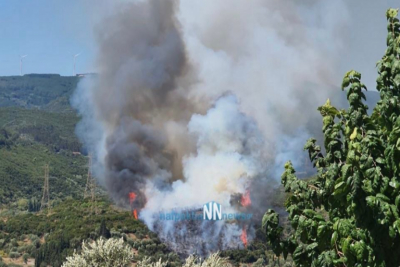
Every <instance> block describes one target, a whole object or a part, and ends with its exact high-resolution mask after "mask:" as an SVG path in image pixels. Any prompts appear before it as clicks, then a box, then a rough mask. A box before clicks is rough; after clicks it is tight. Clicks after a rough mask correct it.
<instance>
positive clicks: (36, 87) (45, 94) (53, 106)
mask: <svg viewBox="0 0 400 267" xmlns="http://www.w3.org/2000/svg"><path fill="white" fill-rule="evenodd" d="M79 79H80V78H79V77H76V76H60V75H59V74H27V75H24V76H3V77H0V107H23V108H28V109H41V110H47V111H52V112H72V111H73V110H72V108H71V107H70V104H69V99H70V97H71V95H72V93H73V91H74V90H75V88H76V85H77V84H78V81H79Z"/></svg>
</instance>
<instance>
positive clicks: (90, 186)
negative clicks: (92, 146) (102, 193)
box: [83, 154, 97, 214]
mask: <svg viewBox="0 0 400 267" xmlns="http://www.w3.org/2000/svg"><path fill="white" fill-rule="evenodd" d="M83 197H84V198H88V197H90V202H91V203H90V204H91V205H90V213H93V211H94V213H95V214H97V202H96V182H95V180H94V178H93V176H92V155H91V154H89V163H88V174H87V179H86V187H85V193H84V195H83Z"/></svg>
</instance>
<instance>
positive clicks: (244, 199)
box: [240, 190, 251, 207]
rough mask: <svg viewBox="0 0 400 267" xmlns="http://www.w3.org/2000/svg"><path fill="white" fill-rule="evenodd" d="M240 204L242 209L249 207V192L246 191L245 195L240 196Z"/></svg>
mask: <svg viewBox="0 0 400 267" xmlns="http://www.w3.org/2000/svg"><path fill="white" fill-rule="evenodd" d="M240 204H242V206H243V207H248V206H250V205H251V198H250V191H249V190H246V193H244V194H243V195H242V199H241V200H240Z"/></svg>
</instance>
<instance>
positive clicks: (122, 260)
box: [62, 237, 133, 267]
mask: <svg viewBox="0 0 400 267" xmlns="http://www.w3.org/2000/svg"><path fill="white" fill-rule="evenodd" d="M132 258H133V254H132V252H131V249H130V248H129V247H128V246H126V245H125V244H124V241H123V240H122V239H108V240H107V241H105V240H104V239H103V238H102V237H100V239H98V240H97V241H95V242H94V243H93V244H91V245H88V244H86V243H85V242H84V243H83V244H82V252H81V253H80V254H77V253H76V252H75V253H74V255H73V256H71V257H67V260H66V262H64V264H63V265H62V267H90V266H98V267H109V266H110V267H111V266H115V267H125V266H128V265H129V264H130V262H131V260H132Z"/></svg>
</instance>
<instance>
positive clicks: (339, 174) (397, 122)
mask: <svg viewBox="0 0 400 267" xmlns="http://www.w3.org/2000/svg"><path fill="white" fill-rule="evenodd" d="M397 13H398V11H397V10H395V9H389V10H388V11H387V13H386V16H387V20H388V37H387V46H388V47H387V49H386V53H385V55H384V57H383V58H382V60H380V61H379V62H378V64H377V68H378V73H379V77H378V79H377V89H378V91H379V92H380V101H379V102H378V103H377V105H376V107H375V109H374V111H373V113H372V114H371V116H369V115H368V114H367V109H368V107H367V106H366V105H365V104H364V103H363V100H365V94H364V93H363V91H362V89H366V87H365V85H364V84H362V83H361V74H360V73H358V72H356V71H350V72H348V73H346V75H345V77H344V79H343V83H342V88H343V90H344V89H347V99H348V102H349V108H348V109H347V110H337V109H336V108H335V107H333V106H332V105H331V103H330V101H329V100H328V101H327V102H326V103H325V105H323V106H322V107H320V108H319V109H318V110H319V112H320V113H321V115H322V118H323V128H322V131H323V134H324V147H325V152H324V153H323V152H322V150H321V148H320V147H319V146H318V145H317V144H316V140H315V139H313V138H311V139H309V140H308V141H307V143H306V145H305V147H304V149H305V150H307V151H308V153H309V157H310V160H311V161H312V162H313V164H314V166H315V167H316V168H317V170H318V176H317V178H316V179H315V180H311V181H302V180H299V179H297V177H296V176H295V170H294V168H293V166H292V164H291V163H290V162H288V163H286V164H285V172H284V173H283V175H282V184H283V186H284V188H285V191H286V192H290V193H291V194H290V196H289V198H288V199H287V201H286V203H285V206H286V209H287V211H288V213H289V221H290V224H291V226H292V228H293V231H292V233H291V234H290V235H289V237H288V238H286V239H284V238H282V231H283V228H282V226H280V222H279V215H278V214H277V213H276V212H274V211H273V210H268V211H267V213H266V214H265V215H264V217H263V221H262V225H263V229H264V230H265V231H266V235H267V238H268V240H269V243H270V244H271V246H272V248H273V250H274V252H275V253H276V254H278V255H281V254H283V256H284V257H286V256H287V255H288V254H291V255H292V257H293V260H294V262H295V264H296V266H326V267H327V266H380V267H384V266H386V267H389V266H399V262H400V253H396V252H397V251H398V249H399V247H400V217H399V212H400V194H399V192H400V167H399V162H400V103H399V96H400V58H399V57H400V23H399V20H398V18H397Z"/></svg>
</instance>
